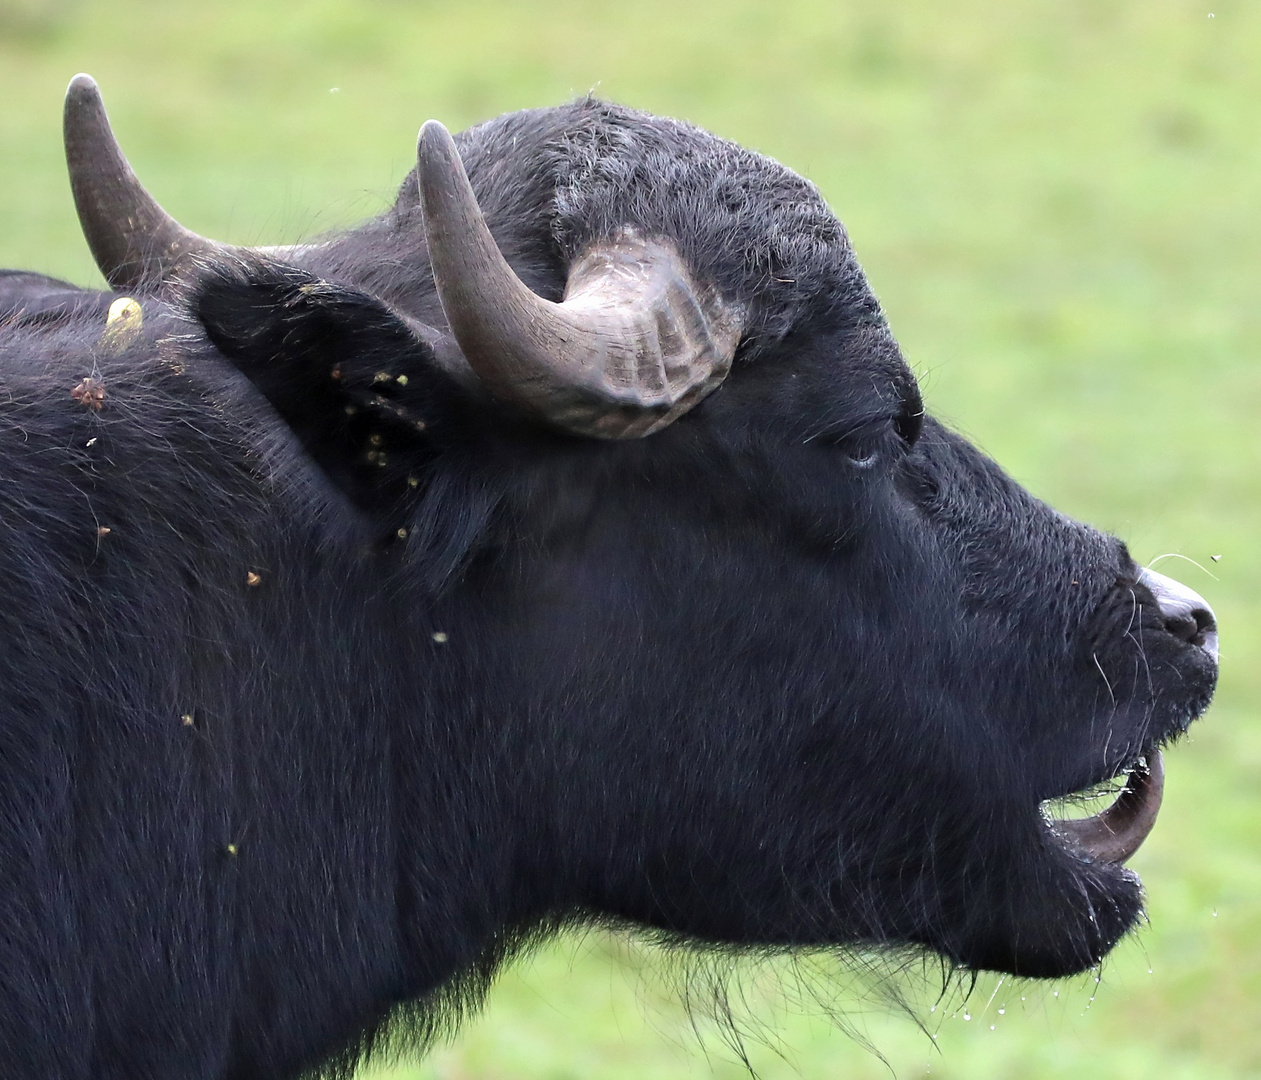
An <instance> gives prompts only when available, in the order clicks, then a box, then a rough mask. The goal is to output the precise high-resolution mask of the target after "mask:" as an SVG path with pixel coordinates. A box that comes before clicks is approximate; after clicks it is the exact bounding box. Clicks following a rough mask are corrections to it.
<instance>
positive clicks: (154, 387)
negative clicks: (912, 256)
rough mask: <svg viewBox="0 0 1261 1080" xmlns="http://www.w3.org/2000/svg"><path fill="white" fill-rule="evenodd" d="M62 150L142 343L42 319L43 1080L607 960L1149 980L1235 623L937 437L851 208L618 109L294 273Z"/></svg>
mask: <svg viewBox="0 0 1261 1080" xmlns="http://www.w3.org/2000/svg"><path fill="white" fill-rule="evenodd" d="M457 147H458V153H457V151H456V148H457ZM67 149H68V154H69V160H70V167H71V174H72V180H73V184H74V190H75V195H76V200H77V203H78V207H79V211H80V217H81V219H82V221H83V224H84V228H85V232H86V234H87V237H88V240H89V243H90V244H91V246H92V248H93V250H94V252H95V253H96V255H97V258H98V261H99V262H100V264H101V266H102V269H103V270H104V272H105V274H106V276H107V278H108V279H109V281H110V283H111V286H112V290H111V291H109V292H90V291H83V290H78V289H75V288H74V287H72V286H67V285H64V284H62V283H59V282H54V281H50V280H49V279H46V278H41V277H39V276H36V275H23V274H16V273H10V274H8V275H6V276H3V277H0V309H2V310H3V311H4V312H5V313H6V314H5V316H4V320H3V325H2V329H0V371H2V372H3V374H2V376H0V378H2V380H3V381H2V383H0V386H2V388H3V395H2V396H0V462H2V466H0V595H2V596H3V599H4V605H3V609H2V610H0V1063H2V1067H3V1073H4V1075H5V1077H6V1078H9V1080H18V1078H31V1080H34V1078H38V1080H55V1078H70V1077H76V1078H86V1077H94V1078H98V1080H103V1078H113V1077H117V1078H120V1080H121V1078H127V1080H135V1078H139V1077H162V1078H176V1077H190V1078H192V1077H195V1078H210V1077H222V1078H227V1077H239V1078H245V1077H251V1078H256V1077H288V1076H292V1075H294V1074H295V1073H296V1072H298V1071H300V1070H301V1069H304V1068H310V1067H314V1066H318V1065H320V1064H321V1063H325V1067H326V1068H330V1069H336V1068H346V1067H348V1063H350V1062H352V1061H353V1060H354V1059H355V1056H356V1054H357V1053H358V1052H359V1051H360V1050H362V1049H363V1048H364V1047H367V1046H368V1045H370V1043H371V1041H372V1039H373V1037H374V1035H375V1034H376V1033H378V1032H380V1031H381V1030H383V1029H384V1028H385V1027H386V1026H387V1025H388V1023H389V1021H390V1018H391V1017H395V1018H398V1017H399V1016H402V1017H403V1018H404V1021H406V1020H407V1019H408V1018H410V1020H411V1021H412V1022H416V1023H419V1024H421V1025H422V1027H423V1026H424V1024H425V1023H426V1022H432V1018H433V1017H434V1016H436V1015H438V1013H439V1012H441V1011H442V1010H443V1009H449V1008H450V1007H452V1006H453V1005H458V1004H459V1003H460V1002H463V1001H466V1000H469V999H471V998H473V997H475V996H476V992H477V991H478V990H479V989H480V988H482V987H484V985H485V983H486V981H487V980H488V979H489V978H490V976H491V975H492V973H493V971H494V969H495V967H496V965H497V964H498V963H499V962H500V961H501V960H502V959H503V958H504V957H505V956H507V955H509V954H510V953H511V952H512V950H513V949H514V948H515V947H517V946H518V945H520V944H521V943H522V942H527V941H531V940H536V939H537V938H538V936H539V935H540V934H542V933H545V932H546V931H547V930H549V929H551V928H554V927H558V926H561V925H566V924H571V923H574V922H579V923H581V922H593V921H595V922H601V923H611V924H615V925H624V924H630V925H634V926H642V927H649V928H653V929H654V930H655V931H657V932H658V933H659V934H660V935H662V936H664V937H666V938H668V939H671V940H675V941H679V942H683V943H699V944H702V945H708V946H713V947H718V948H734V949H738V948H741V947H755V948H758V949H768V948H769V949H798V948H818V947H857V948H874V949H881V948H898V949H901V948H907V947H910V948H917V947H918V948H923V949H926V950H931V951H934V952H935V953H937V954H940V955H941V956H943V957H945V958H947V960H948V961H949V962H951V963H954V964H960V965H966V966H967V967H968V968H971V969H981V968H987V969H994V970H996V971H1004V972H1014V973H1017V974H1021V975H1028V976H1057V975H1064V974H1067V973H1071V972H1076V971H1079V970H1081V969H1084V968H1087V967H1089V966H1091V965H1094V964H1097V963H1098V962H1099V960H1100V958H1101V957H1102V956H1103V955H1104V954H1105V953H1106V952H1107V951H1108V950H1109V949H1110V948H1111V947H1112V946H1113V944H1114V943H1115V942H1116V941H1117V940H1118V939H1119V938H1120V937H1121V936H1122V935H1123V934H1124V933H1125V932H1126V931H1127V930H1128V929H1129V928H1130V927H1131V926H1133V924H1134V923H1135V921H1136V919H1137V918H1138V917H1139V914H1140V910H1141V892H1140V884H1139V881H1138V879H1137V877H1136V876H1135V875H1134V874H1133V873H1132V872H1130V871H1129V870H1127V869H1125V867H1124V866H1123V865H1122V862H1123V860H1124V859H1125V858H1127V857H1128V856H1129V855H1130V854H1131V853H1132V852H1133V850H1134V849H1135V848H1136V847H1137V845H1138V843H1140V842H1141V841H1142V839H1143V837H1144V836H1145V835H1146V833H1147V831H1148V830H1149V829H1150V827H1151V824H1152V821H1153V819H1154V817H1155V812H1156V809H1157V807H1158V804H1159V797H1160V756H1159V750H1158V748H1159V747H1160V746H1161V745H1162V744H1164V743H1166V742H1167V741H1169V740H1171V739H1173V738H1175V737H1176V736H1177V735H1178V734H1179V733H1180V732H1182V731H1183V730H1184V728H1185V727H1186V726H1187V724H1188V723H1189V722H1190V721H1191V720H1192V719H1193V718H1195V717H1196V716H1197V715H1199V714H1200V713H1201V712H1202V711H1203V710H1204V709H1205V707H1206V706H1207V704H1208V702H1209V698H1210V696H1211V693H1212V690H1213V686H1214V682H1215V678H1216V670H1217V660H1216V630H1215V626H1214V623H1213V617H1212V613H1211V612H1210V611H1209V609H1208V607H1207V605H1206V604H1204V602H1203V601H1202V600H1200V599H1199V598H1198V597H1197V596H1195V594H1194V593H1191V592H1190V591H1189V590H1186V589H1184V588H1182V587H1181V586H1178V585H1177V584H1176V583H1173V582H1170V581H1169V580H1168V579H1165V578H1162V577H1160V576H1159V575H1156V574H1152V573H1151V572H1148V571H1144V570H1142V569H1140V567H1138V566H1137V565H1136V564H1135V562H1134V560H1133V559H1132V558H1131V557H1130V555H1129V554H1128V553H1127V551H1126V549H1125V547H1124V546H1123V545H1122V544H1121V543H1120V541H1118V540H1116V539H1114V538H1112V537H1110V536H1106V535H1104V534H1101V533H1099V532H1096V531H1094V530H1093V529H1091V528H1088V527H1086V526H1084V525H1080V524H1078V523H1076V522H1074V521H1071V520H1069V519H1068V518H1066V517H1064V516H1062V515H1060V514H1058V513H1056V512H1055V511H1054V510H1051V509H1050V508H1049V507H1047V506H1045V505H1043V504H1042V503H1040V502H1039V501H1038V500H1036V499H1034V498H1033V497H1032V496H1030V495H1029V494H1028V493H1027V492H1025V491H1024V490H1023V489H1021V488H1020V487H1019V486H1018V485H1016V484H1015V483H1014V482H1013V481H1012V480H1011V479H1009V478H1008V477H1007V476H1006V475H1005V474H1004V473H1003V472H1002V470H1001V469H999V467H998V466H997V465H995V464H994V463H993V462H992V461H990V460H989V459H988V458H986V457H985V456H984V455H983V454H981V453H980V452H979V451H978V450H977V449H976V448H975V447H973V446H971V445H970V444H969V443H968V442H966V441H964V440H963V439H961V438H959V437H958V436H956V435H954V434H952V433H951V432H950V431H948V430H947V429H945V428H944V427H942V426H941V425H940V424H938V423H936V422H935V421H933V420H932V419H931V418H930V417H928V416H926V415H925V414H924V411H923V409H922V407H921V403H920V396H919V391H918V389H917V387H916V382H915V379H914V378H913V376H912V374H911V371H910V370H909V368H908V367H907V365H906V363H905V362H904V360H903V358H902V356H901V354H900V352H899V350H898V347H897V344H896V343H895V341H894V339H893V337H892V335H891V334H890V332H889V328H888V326H887V325H886V322H885V320H884V317H883V316H882V314H881V311H880V307H879V305H878V304H877V302H876V299H875V297H874V295H873V294H872V292H871V290H870V288H869V287H868V285H867V282H866V280H865V278H864V277H863V274H862V271H861V270H860V268H859V265H858V263H857V261H856V260H855V257H854V254H853V250H852V248H851V246H850V243H849V240H848V238H847V236H846V234H845V231H844V230H843V229H842V227H841V225H840V224H839V223H838V222H837V221H836V219H835V218H834V217H833V216H832V214H831V213H830V212H829V210H828V209H827V207H826V206H825V205H824V203H823V201H822V200H821V199H820V197H819V195H818V193H817V192H816V191H815V189H814V188H813V187H812V186H811V185H810V184H809V183H807V182H806V181H804V180H802V179H800V178H799V177H797V176H796V175H794V174H793V173H791V172H790V171H788V170H787V169H785V168H783V167H782V166H780V165H778V164H776V163H774V162H772V161H769V160H767V159H765V158H762V157H759V156H758V155H756V154H753V153H750V152H748V151H745V150H743V149H741V148H739V147H737V146H734V145H732V144H730V143H727V142H724V141H722V140H719V139H717V138H714V137H712V136H710V135H707V134H705V133H703V132H701V131H698V130H697V129H695V128H692V127H690V126H688V125H686V124H682V123H676V122H673V121H669V120H663V119H659V118H655V117H650V116H647V115H644V114H642V113H638V112H633V111H631V110H629V109H625V108H620V107H617V106H613V105H609V104H605V103H601V102H598V101H592V100H584V101H580V102H577V103H575V104H573V105H569V106H566V107H562V108H557V109H546V110H540V111H533V112H522V113H515V114H512V115H509V116H504V117H501V118H499V119H497V120H492V121H490V122H488V123H486V124H483V125H481V126H479V127H476V128H474V129H472V130H470V131H468V132H465V133H464V134H463V135H461V136H458V137H457V138H456V139H455V141H454V143H453V142H452V141H451V140H450V137H449V136H447V134H446V132H445V130H444V129H442V128H441V127H439V126H437V125H433V124H430V125H426V127H425V129H424V130H423V131H422V136H421V141H420V151H419V165H418V168H417V171H416V173H414V174H413V175H411V176H409V177H408V179H407V181H406V182H405V183H404V185H403V187H402V189H401V192H400V194H399V197H398V200H397V202H396V204H395V205H394V207H393V208H392V209H391V210H389V211H388V212H387V213H386V214H384V215H383V216H382V217H380V218H379V219H377V220H374V221H371V222H369V223H368V224H366V225H364V226H362V227H361V228H359V229H357V230H355V231H352V232H350V233H347V234H345V235H341V236H336V237H332V238H328V239H325V240H323V241H320V242H317V243H312V244H310V245H305V246H300V247H295V248H287V249H256V250H253V251H248V250H242V249H236V248H230V247H226V246H224V245H219V244H215V243H213V242H211V241H208V240H205V239H204V238H201V237H198V236H196V235H195V234H193V233H190V232H188V231H187V230H184V229H183V228H181V227H180V226H179V225H177V224H176V223H175V222H174V221H172V220H171V219H169V218H168V217H166V216H165V215H164V214H163V212H162V211H161V210H160V208H158V206H157V204H156V203H154V202H153V201H152V200H151V199H150V198H149V197H148V196H147V195H146V194H145V193H144V191H143V189H141V188H140V187H139V186H138V184H137V182H136V181H135V178H134V176H133V175H132V174H131V172H130V170H129V169H128V167H127V165H126V162H125V160H124V159H123V158H122V156H121V154H120V153H119V152H118V150H117V147H116V146H115V145H114V144H113V142H112V140H111V137H110V135H109V129H108V126H107V124H106V122H105V119H104V113H103V111H102V109H101V107H100V101H99V97H98V96H97V94H96V90H95V86H94V85H93V84H92V83H91V81H90V80H87V79H86V78H83V77H81V78H79V79H76V81H75V82H74V83H73V84H72V86H71V91H70V94H69V97H68V99H67ZM461 161H462V163H463V164H462V165H461ZM464 170H467V178H468V179H467V180H466V179H465V171H464ZM470 182H471V186H469V185H470ZM479 206H480V213H479V209H478V208H479ZM483 221H484V224H483ZM487 226H488V227H489V232H487V231H486V227H487ZM500 252H502V256H503V257H502V258H501V256H500ZM504 259H506V262H505V261H504ZM435 279H436V281H435ZM128 298H130V299H128ZM1126 774H1128V776H1129V779H1128V781H1127V783H1126V786H1125V788H1124V791H1123V793H1122V794H1121V795H1120V797H1119V798H1118V800H1117V802H1116V803H1115V804H1114V805H1113V806H1112V807H1111V808H1110V809H1109V810H1107V811H1106V812H1104V813H1103V814H1102V815H1100V816H1097V817H1095V818H1092V819H1087V820H1083V821H1078V822H1075V823H1069V824H1060V825H1053V824H1051V823H1050V821H1049V820H1048V818H1047V817H1046V816H1044V812H1043V809H1042V804H1043V803H1044V801H1045V800H1048V799H1053V798H1056V797H1059V796H1063V795H1066V794H1068V793H1071V792H1076V791H1078V790H1080V789H1083V788H1086V787H1089V786H1090V785H1093V784H1096V783H1098V782H1100V781H1103V780H1106V779H1109V778H1113V777H1120V776H1123V775H1126ZM409 1003H410V1004H409ZM328 1062H333V1063H334V1064H332V1065H328V1064H327V1063H328ZM338 1063H340V1064H338Z"/></svg>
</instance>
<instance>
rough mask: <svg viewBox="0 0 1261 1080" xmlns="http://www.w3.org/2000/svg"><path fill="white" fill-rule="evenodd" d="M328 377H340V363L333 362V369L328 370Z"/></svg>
mask: <svg viewBox="0 0 1261 1080" xmlns="http://www.w3.org/2000/svg"><path fill="white" fill-rule="evenodd" d="M328 377H329V378H330V379H340V378H341V377H342V366H341V364H334V365H333V370H332V371H330V372H329V373H328Z"/></svg>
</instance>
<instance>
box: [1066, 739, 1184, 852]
mask: <svg viewBox="0 0 1261 1080" xmlns="http://www.w3.org/2000/svg"><path fill="white" fill-rule="evenodd" d="M1164 788H1165V765H1164V760H1163V759H1162V758H1161V756H1160V751H1159V750H1157V749H1155V748H1154V747H1153V748H1152V749H1150V750H1148V751H1146V752H1145V753H1144V754H1143V756H1142V757H1140V758H1139V759H1138V760H1137V761H1136V762H1135V763H1134V765H1133V766H1132V767H1131V768H1130V770H1129V775H1128V777H1127V778H1126V781H1125V786H1124V787H1122V788H1121V790H1120V793H1119V794H1117V796H1116V798H1115V799H1114V800H1113V801H1112V803H1111V804H1110V805H1109V806H1107V807H1105V808H1104V809H1103V810H1101V811H1099V812H1098V813H1097V814H1093V815H1091V816H1090V817H1084V818H1071V817H1069V818H1059V817H1053V816H1052V815H1051V813H1050V811H1049V809H1048V807H1047V805H1046V804H1045V803H1044V804H1043V810H1042V812H1043V816H1044V817H1045V818H1046V822H1047V825H1048V827H1049V828H1050V830H1051V835H1052V836H1054V837H1055V838H1056V840H1058V841H1059V842H1060V843H1062V844H1063V845H1064V846H1065V847H1067V848H1068V849H1069V850H1070V851H1072V852H1073V853H1074V854H1076V855H1079V856H1082V857H1084V858H1087V859H1090V860H1092V861H1094V862H1102V863H1123V862H1125V861H1126V860H1127V859H1128V858H1130V856H1131V855H1133V854H1134V853H1135V852H1136V851H1137V850H1138V849H1139V848H1140V847H1141V846H1142V844H1143V841H1144V840H1146V839H1147V836H1148V834H1149V833H1150V832H1151V831H1152V827H1153V826H1154V825H1155V824H1156V815H1157V814H1159V813H1160V801H1161V797H1162V796H1163V794H1164Z"/></svg>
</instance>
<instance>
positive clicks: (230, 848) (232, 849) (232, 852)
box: [228, 844, 237, 857]
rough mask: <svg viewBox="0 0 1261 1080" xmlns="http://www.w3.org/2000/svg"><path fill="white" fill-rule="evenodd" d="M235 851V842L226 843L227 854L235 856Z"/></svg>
mask: <svg viewBox="0 0 1261 1080" xmlns="http://www.w3.org/2000/svg"><path fill="white" fill-rule="evenodd" d="M236 852H237V847H236V845H235V844H229V845H228V854H229V855H232V856H234V857H235V855H236Z"/></svg>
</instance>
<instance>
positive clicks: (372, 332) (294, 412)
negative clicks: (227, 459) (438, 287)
mask: <svg viewBox="0 0 1261 1080" xmlns="http://www.w3.org/2000/svg"><path fill="white" fill-rule="evenodd" d="M188 303H189V309H190V312H191V314H192V315H193V317H194V318H195V319H196V320H197V321H198V322H200V323H201V325H202V326H203V327H204V328H205V331H206V335H207V337H209V339H210V341H211V343H212V344H213V345H214V346H215V348H216V349H218V350H219V352H220V353H222V354H223V356H225V357H226V358H227V359H228V360H230V361H231V362H232V363H233V364H235V365H236V367H237V368H239V369H240V371H241V372H242V373H243V374H244V375H245V376H246V377H248V378H249V379H250V381H251V382H253V383H254V385H255V386H257V387H258V389H259V390H260V391H261V392H262V394H263V395H264V396H265V397H266V398H267V400H268V401H270V402H271V404H272V405H273V407H274V408H275V409H276V412H277V413H279V414H280V417H281V418H282V419H283V420H284V421H285V423H286V424H288V425H289V427H290V428H291V429H292V430H293V432H294V434H296V435H297V437H298V438H299V439H300V440H301V442H302V444H303V446H304V447H305V448H306V450H307V452H308V453H310V455H311V456H312V457H313V458H314V459H315V460H316V461H317V462H318V463H319V465H320V466H321V468H323V469H324V471H325V472H326V473H327V474H328V475H329V477H330V478H331V479H332V480H333V482H334V483H335V484H337V485H338V486H339V487H341V488H342V489H343V490H344V491H345V492H346V493H347V495H348V496H349V497H350V498H351V499H352V500H353V501H354V502H355V503H356V504H357V505H359V506H360V507H361V508H363V509H366V510H371V511H381V512H386V511H389V510H390V509H391V508H393V507H398V506H400V505H401V504H402V503H403V502H406V501H410V499H408V495H409V493H411V491H410V489H415V488H416V487H418V486H419V485H420V484H421V483H422V482H423V481H422V474H423V472H424V466H425V465H426V463H427V462H428V460H429V459H430V458H432V456H433V455H434V453H436V440H437V439H438V438H440V437H441V429H442V427H443V417H444V416H445V415H446V413H447V410H448V407H449V405H450V399H451V397H452V395H453V394H456V393H458V392H457V391H456V387H455V386H454V384H453V382H452V381H451V380H450V379H449V378H448V377H447V376H446V375H445V373H444V372H443V371H442V370H441V369H440V367H439V365H438V364H437V362H436V358H435V355H434V348H435V345H436V344H438V343H439V342H440V341H441V335H440V334H439V333H438V332H437V331H436V330H432V329H431V328H429V327H425V326H422V325H420V324H419V323H416V322H414V321H412V320H409V319H408V318H406V317H405V316H403V315H401V314H400V313H399V312H397V311H395V310H394V309H392V308H391V307H390V306H389V305H387V304H385V303H384V302H383V301H381V300H379V299H378V298H376V297H374V296H372V295H371V294H369V293H365V292H361V291H359V290H357V289H352V288H349V287H346V286H342V285H337V284H334V283H332V282H329V281H325V280H322V279H320V278H318V277H315V276H314V275H312V274H310V273H308V272H307V271H305V270H300V269H298V268H296V267H292V266H286V265H283V264H278V263H274V262H271V261H268V260H265V259H262V258H258V259H252V258H241V259H232V260H224V261H221V262H215V263H213V264H211V265H209V266H206V267H204V268H203V269H202V271H201V272H200V273H199V274H198V276H197V278H196V280H195V281H194V282H193V284H192V287H191V291H190V295H189V302H188Z"/></svg>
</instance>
